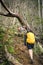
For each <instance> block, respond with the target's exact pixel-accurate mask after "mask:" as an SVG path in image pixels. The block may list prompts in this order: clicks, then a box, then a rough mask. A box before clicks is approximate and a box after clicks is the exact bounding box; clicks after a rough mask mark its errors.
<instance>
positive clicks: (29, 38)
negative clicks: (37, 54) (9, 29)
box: [19, 26, 35, 64]
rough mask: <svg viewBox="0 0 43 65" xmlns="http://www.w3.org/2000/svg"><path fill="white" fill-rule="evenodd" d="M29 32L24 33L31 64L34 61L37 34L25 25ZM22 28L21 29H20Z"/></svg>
mask: <svg viewBox="0 0 43 65" xmlns="http://www.w3.org/2000/svg"><path fill="white" fill-rule="evenodd" d="M23 28H24V29H25V30H27V32H26V33H25V34H24V45H25V46H27V48H28V51H29V56H30V60H31V62H30V63H31V64H32V63H33V62H34V61H33V60H34V59H33V48H34V43H35V35H34V33H33V32H32V31H31V30H29V29H28V28H27V27H25V26H23ZM19 30H21V29H19Z"/></svg>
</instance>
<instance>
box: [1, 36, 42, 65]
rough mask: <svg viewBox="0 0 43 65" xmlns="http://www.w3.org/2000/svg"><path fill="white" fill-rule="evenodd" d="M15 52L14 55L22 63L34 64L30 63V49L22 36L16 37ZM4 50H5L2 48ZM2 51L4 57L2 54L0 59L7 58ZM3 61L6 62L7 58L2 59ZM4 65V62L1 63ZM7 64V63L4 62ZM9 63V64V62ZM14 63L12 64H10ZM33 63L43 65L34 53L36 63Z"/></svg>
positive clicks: (26, 64)
mask: <svg viewBox="0 0 43 65" xmlns="http://www.w3.org/2000/svg"><path fill="white" fill-rule="evenodd" d="M13 47H14V54H13V56H14V57H15V58H16V59H17V60H18V61H19V62H20V63H21V64H22V65H32V64H30V57H29V53H28V49H27V47H26V46H25V45H24V41H23V39H22V37H17V36H15V37H14V44H13ZM0 50H1V49H0ZM2 51H3V50H2ZM2 51H1V52H0V55H1V54H2V57H1V56H0V59H5V57H3V54H4V53H3V52H2ZM0 61H2V62H3V63H4V62H6V61H5V60H4V61H3V60H0ZM0 65H2V64H0ZM3 65H6V64H3ZM7 65H9V64H8V63H7ZM10 65H12V64H10ZM33 65H43V64H42V63H41V62H40V61H39V58H38V57H37V56H36V55H35V54H34V64H33Z"/></svg>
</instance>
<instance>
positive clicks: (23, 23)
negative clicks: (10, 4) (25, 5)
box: [0, 0, 36, 35]
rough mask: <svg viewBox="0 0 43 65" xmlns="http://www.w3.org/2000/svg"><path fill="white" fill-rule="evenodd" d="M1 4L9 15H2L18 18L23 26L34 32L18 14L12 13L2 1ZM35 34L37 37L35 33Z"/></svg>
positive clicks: (0, 0)
mask: <svg viewBox="0 0 43 65" xmlns="http://www.w3.org/2000/svg"><path fill="white" fill-rule="evenodd" d="M0 2H1V4H2V6H3V7H4V8H5V10H6V11H7V12H8V13H7V14H4V13H1V12H0V15H3V16H7V17H16V18H17V19H18V20H19V22H20V23H21V25H22V26H23V25H25V26H26V29H27V28H28V29H29V30H31V31H32V32H33V30H32V28H31V27H30V26H29V24H27V23H26V22H23V20H22V18H21V17H20V16H19V15H18V14H15V13H13V12H11V11H10V10H9V8H7V6H6V5H5V4H4V2H3V1H2V0H0ZM33 33H34V34H35V35H36V33H35V32H33Z"/></svg>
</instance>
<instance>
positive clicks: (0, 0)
mask: <svg viewBox="0 0 43 65" xmlns="http://www.w3.org/2000/svg"><path fill="white" fill-rule="evenodd" d="M0 2H1V4H2V6H3V7H4V8H5V10H6V11H7V12H9V13H10V10H9V9H8V8H7V6H6V5H5V4H4V2H3V1H2V0H0Z"/></svg>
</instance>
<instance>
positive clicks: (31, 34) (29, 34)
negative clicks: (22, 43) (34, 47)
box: [26, 32, 35, 44]
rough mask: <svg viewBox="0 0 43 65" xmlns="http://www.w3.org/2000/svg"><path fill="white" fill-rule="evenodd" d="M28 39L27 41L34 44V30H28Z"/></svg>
mask: <svg viewBox="0 0 43 65" xmlns="http://www.w3.org/2000/svg"><path fill="white" fill-rule="evenodd" d="M26 36H27V39H26V42H27V43H29V44H34V43H35V35H34V33H32V32H27V35H26Z"/></svg>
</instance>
